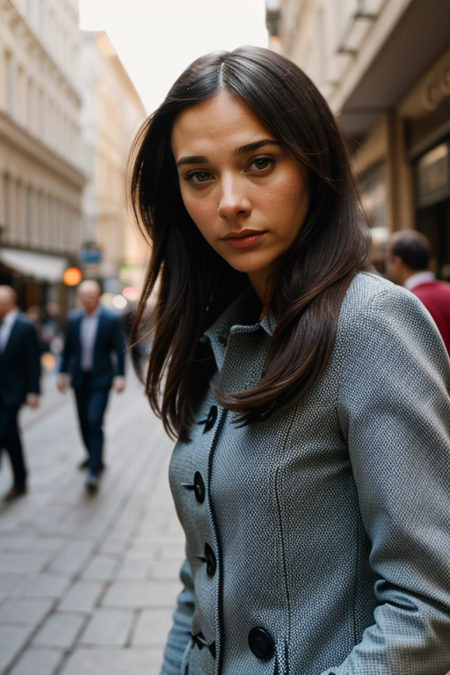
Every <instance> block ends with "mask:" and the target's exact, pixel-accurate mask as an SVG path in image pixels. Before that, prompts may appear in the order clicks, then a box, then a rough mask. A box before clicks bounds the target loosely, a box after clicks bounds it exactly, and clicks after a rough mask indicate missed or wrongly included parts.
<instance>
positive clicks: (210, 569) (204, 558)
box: [197, 544, 217, 577]
mask: <svg viewBox="0 0 450 675" xmlns="http://www.w3.org/2000/svg"><path fill="white" fill-rule="evenodd" d="M197 559H198V560H200V561H201V562H202V563H206V574H207V575H208V576H209V577H213V576H214V575H215V573H216V569H217V561H216V555H215V553H214V551H213V550H212V548H211V546H210V545H209V544H205V555H198V556H197Z"/></svg>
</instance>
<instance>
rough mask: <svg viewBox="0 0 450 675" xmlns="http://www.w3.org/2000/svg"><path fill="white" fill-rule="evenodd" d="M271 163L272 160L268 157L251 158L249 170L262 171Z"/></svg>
mask: <svg viewBox="0 0 450 675" xmlns="http://www.w3.org/2000/svg"><path fill="white" fill-rule="evenodd" d="M273 163H274V162H273V160H272V159H270V158H269V157H258V158H257V159H254V160H253V162H252V163H251V164H250V167H249V169H250V170H251V171H255V170H256V171H264V169H268V168H269V167H271V166H272V164H273Z"/></svg>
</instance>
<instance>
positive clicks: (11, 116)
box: [0, 0, 147, 313]
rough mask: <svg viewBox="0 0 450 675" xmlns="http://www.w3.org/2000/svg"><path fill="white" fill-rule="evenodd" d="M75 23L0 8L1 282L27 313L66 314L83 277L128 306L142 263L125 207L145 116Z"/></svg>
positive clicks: (41, 8) (17, 2) (40, 9)
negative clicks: (51, 307) (132, 153)
mask: <svg viewBox="0 0 450 675" xmlns="http://www.w3.org/2000/svg"><path fill="white" fill-rule="evenodd" d="M78 22H79V16H78V0H0V283H7V284H11V285H12V286H14V288H15V289H16V290H17V291H18V294H19V303H20V305H21V307H22V308H23V309H25V310H27V309H29V308H31V307H32V308H33V309H34V310H35V309H36V308H40V309H41V310H43V309H44V308H45V307H46V306H48V303H55V304H57V305H59V308H60V310H62V313H65V311H66V310H67V309H69V308H70V307H72V306H73V304H74V302H75V286H76V284H77V283H78V282H79V281H80V279H81V278H82V276H84V277H94V278H96V279H98V280H99V281H100V282H101V284H102V287H103V289H104V291H105V292H108V293H110V294H113V295H110V296H108V297H109V299H110V300H111V301H112V299H113V297H114V296H115V295H117V294H120V292H121V291H122V290H123V289H124V288H128V291H129V297H131V299H132V297H134V295H137V293H138V291H139V290H140V283H141V278H142V272H143V265H144V263H145V256H146V254H147V246H146V245H144V244H143V241H142V239H140V235H139V234H138V232H137V230H136V228H135V225H134V224H133V223H132V221H131V218H130V216H129V214H128V212H127V204H126V170H127V158H128V154H129V150H130V146H131V143H132V140H133V137H134V135H135V133H136V131H137V129H138V127H139V124H140V123H141V122H142V120H143V119H144V117H145V115H146V113H145V109H144V106H143V104H142V101H141V99H140V98H139V95H138V94H137V91H136V89H135V87H134V85H133V83H132V82H131V79H130V77H129V76H128V74H127V72H126V70H125V69H124V67H123V66H122V64H121V62H120V60H119V58H118V56H117V54H116V52H115V50H114V47H113V46H112V44H111V43H110V41H109V39H108V37H107V35H106V34H105V33H93V32H85V31H81V30H80V28H79V25H78ZM67 270H70V271H71V272H69V273H67ZM130 288H131V289H135V290H134V295H133V290H131V291H130ZM130 294H131V295H130ZM121 302H122V304H121V307H122V308H124V307H125V305H126V302H125V301H124V299H123V297H122V301H121ZM119 304H120V302H119Z"/></svg>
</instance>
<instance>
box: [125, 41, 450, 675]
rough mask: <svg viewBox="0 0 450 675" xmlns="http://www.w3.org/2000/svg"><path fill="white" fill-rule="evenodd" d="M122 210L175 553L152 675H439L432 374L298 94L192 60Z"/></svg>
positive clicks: (273, 74)
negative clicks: (144, 322) (131, 235)
mask: <svg viewBox="0 0 450 675" xmlns="http://www.w3.org/2000/svg"><path fill="white" fill-rule="evenodd" d="M132 163H133V168H132V175H131V199H132V204H133V206H134V212H135V214H136V217H137V219H138V222H139V224H140V225H141V227H142V229H143V230H144V232H145V234H146V236H147V238H150V239H151V240H152V259H151V262H150V265H149V269H148V272H147V278H146V281H145V284H144V292H143V295H142V297H141V301H140V305H139V308H138V313H137V320H136V322H135V334H136V335H138V332H137V330H136V329H137V328H138V326H139V324H140V320H141V318H142V315H143V312H144V311H145V308H146V301H147V299H148V297H149V296H150V294H151V293H152V291H154V292H156V293H157V302H156V306H155V312H154V316H153V320H152V329H153V332H152V335H153V340H152V346H151V351H150V359H149V366H148V374H147V379H146V391H147V395H148V397H149V400H150V403H151V405H152V407H153V409H154V410H155V411H156V413H157V414H159V416H160V417H161V418H162V420H163V422H164V425H165V428H166V430H167V431H168V432H169V433H170V434H171V435H172V436H176V437H177V438H178V442H177V444H176V446H175V448H174V451H173V454H172V459H171V462H170V470H169V476H170V485H171V489H172V494H173V497H174V500H175V503H176V508H177V512H178V515H179V518H180V521H181V524H182V526H183V528H184V531H185V535H186V561H185V563H184V564H183V567H182V569H181V574H180V576H181V580H182V583H183V589H182V591H181V593H180V594H179V596H178V606H177V609H176V611H175V613H174V615H173V625H172V629H171V631H170V634H169V637H168V640H167V644H166V649H165V652H164V660H163V665H162V670H161V674H162V675H175V674H178V673H187V672H189V675H211V674H212V673H222V674H223V675H231V673H233V674H238V675H248V674H249V673H265V674H267V675H269V674H273V673H277V675H287V673H292V674H293V675H300V674H306V673H308V674H309V675H312V674H313V673H314V674H315V675H319V673H321V674H322V675H332V673H333V674H334V673H335V674H336V675H338V674H339V675H350V673H352V674H358V675H369V674H371V675H375V673H377V674H378V675H381V673H382V674H383V675H412V674H413V673H414V675H431V674H432V673H433V675H438V673H444V672H447V671H448V670H449V669H450V640H449V636H450V595H449V588H450V557H449V551H450V514H449V495H450V397H449V392H448V385H449V382H450V364H449V361H448V358H447V353H446V351H445V348H444V345H443V344H442V340H441V339H440V336H439V334H438V331H437V330H436V326H435V325H434V323H433V321H432V320H431V318H430V316H429V314H428V312H426V311H425V309H424V308H423V306H422V305H421V303H420V302H419V301H418V300H417V298H415V297H414V296H413V295H412V294H411V293H408V292H407V291H405V290H404V289H403V288H399V287H398V286H395V285H394V284H391V283H390V282H389V281H387V280H386V279H383V278H382V277H381V276H379V275H375V274H371V273H368V272H367V269H368V263H367V259H368V237H366V233H365V232H363V230H362V223H361V214H360V211H359V207H358V199H357V194H356V189H355V185H354V182H353V179H352V172H351V167H350V162H349V158H348V155H347V152H346V148H345V143H344V140H343V138H342V136H341V134H340V131H339V128H338V126H337V124H336V120H335V119H334V117H333V115H332V113H331V111H330V109H329V107H328V105H327V103H326V101H325V100H324V99H323V97H322V95H321V94H320V92H319V91H318V90H317V88H316V87H315V86H314V84H313V83H312V82H311V80H309V78H308V77H307V76H306V75H305V74H304V73H303V72H302V71H301V70H300V69H299V68H298V67H297V66H296V65H295V64H293V63H292V62H290V61H288V60H287V59H285V58H283V57H282V56H280V55H279V54H277V53H274V52H272V51H269V50H265V49H259V48H257V47H240V48H238V49H236V50H234V51H232V52H224V51H216V52H213V53H212V54H208V55H206V56H204V57H200V58H199V59H197V60H196V61H195V62H194V63H193V64H192V65H191V66H189V67H188V68H187V69H186V70H185V71H184V72H183V73H182V75H181V76H180V77H179V79H178V80H177V81H176V82H175V84H174V85H173V87H172V88H171V90H170V92H169V94H168V96H167V98H166V99H165V101H164V102H163V103H162V104H161V106H160V107H159V108H158V110H157V111H156V112H155V113H154V114H153V115H152V116H151V117H150V118H149V119H148V120H147V121H146V122H145V123H144V125H143V127H142V129H141V131H140V133H139V135H138V138H137V140H136V143H135V146H134V151H133V155H132Z"/></svg>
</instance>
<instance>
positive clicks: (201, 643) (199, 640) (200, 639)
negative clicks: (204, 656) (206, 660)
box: [191, 633, 216, 658]
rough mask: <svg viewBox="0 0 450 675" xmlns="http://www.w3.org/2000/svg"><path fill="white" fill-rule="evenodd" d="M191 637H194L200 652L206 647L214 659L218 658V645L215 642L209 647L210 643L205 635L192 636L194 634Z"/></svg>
mask: <svg viewBox="0 0 450 675" xmlns="http://www.w3.org/2000/svg"><path fill="white" fill-rule="evenodd" d="M191 637H192V640H193V642H194V644H196V645H197V647H198V648H199V649H200V650H202V649H203V647H206V648H207V649H209V651H210V652H211V654H212V656H213V658H216V643H215V642H211V644H210V645H209V644H208V642H207V641H206V639H205V636H204V635H203V633H196V635H192V633H191Z"/></svg>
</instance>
